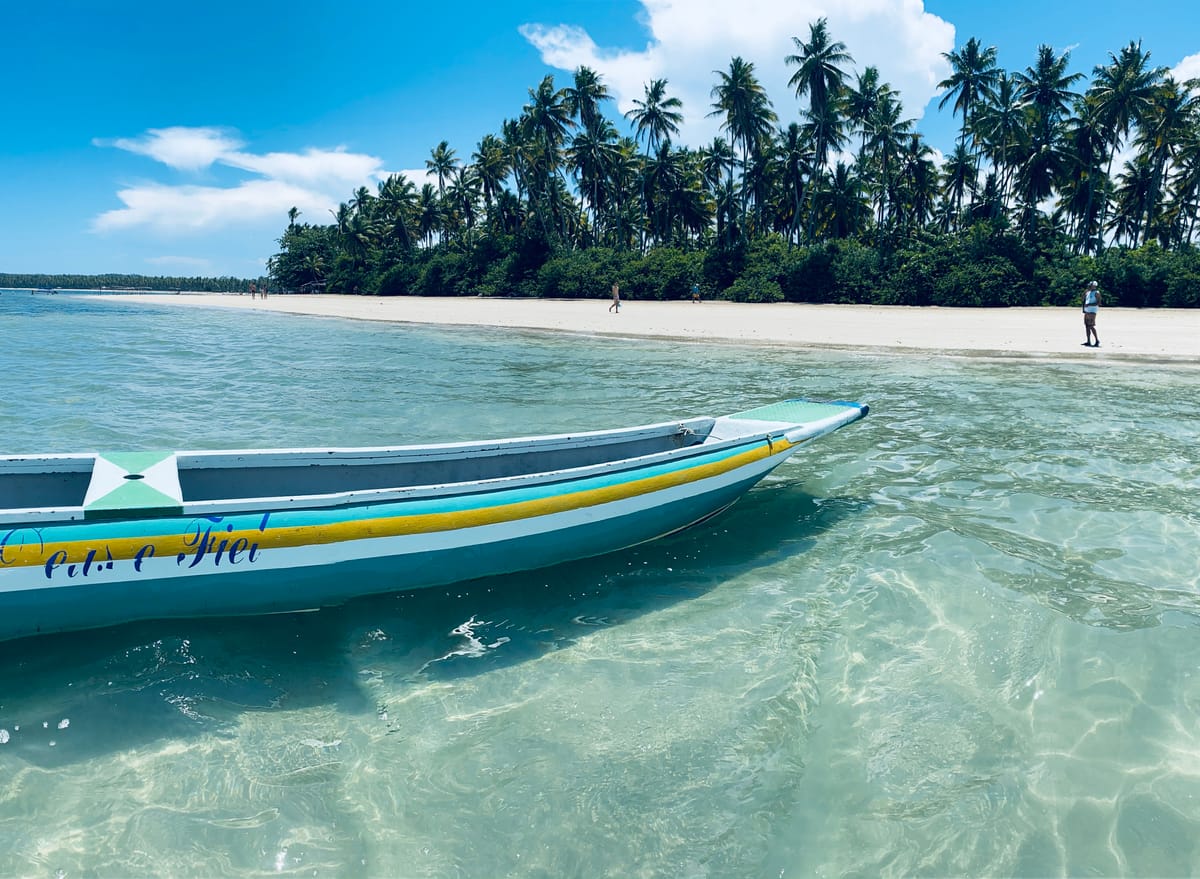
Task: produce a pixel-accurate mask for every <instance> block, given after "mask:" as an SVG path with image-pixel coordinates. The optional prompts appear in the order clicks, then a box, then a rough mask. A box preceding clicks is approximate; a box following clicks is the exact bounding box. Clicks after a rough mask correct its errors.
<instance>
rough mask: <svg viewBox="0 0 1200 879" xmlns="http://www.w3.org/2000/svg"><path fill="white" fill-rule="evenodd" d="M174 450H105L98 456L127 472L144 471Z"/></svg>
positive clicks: (167, 456) (171, 453) (169, 455)
mask: <svg viewBox="0 0 1200 879" xmlns="http://www.w3.org/2000/svg"><path fill="white" fill-rule="evenodd" d="M173 454H175V453H174V452H105V453H104V454H102V455H101V456H100V457H102V458H104V459H105V460H107V461H110V462H112V463H113V464H116V465H117V466H118V467H120V468H121V469H122V470H125V471H127V472H129V473H145V472H146V471H147V470H149V469H150V468H151V467H153V466H154V465H155V464H157V463H159V462H160V461H164V460H166V459H167V458H169V457H171V455H173Z"/></svg>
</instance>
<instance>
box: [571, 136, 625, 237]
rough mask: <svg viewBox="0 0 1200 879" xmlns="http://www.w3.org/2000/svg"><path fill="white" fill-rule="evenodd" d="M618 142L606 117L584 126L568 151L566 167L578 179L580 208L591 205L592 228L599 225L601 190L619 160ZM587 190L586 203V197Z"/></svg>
mask: <svg viewBox="0 0 1200 879" xmlns="http://www.w3.org/2000/svg"><path fill="white" fill-rule="evenodd" d="M617 143H618V139H617V130H616V128H614V127H613V124H612V123H611V122H609V121H608V120H603V121H602V122H601V123H600V124H599V125H597V127H596V128H595V129H585V130H583V131H581V132H580V133H579V134H577V135H575V138H574V140H572V141H571V146H570V147H569V148H568V149H567V152H566V160H567V168H568V169H569V170H570V171H571V172H572V173H573V174H574V175H575V179H576V181H577V182H578V186H579V193H580V208H581V209H583V208H585V207H586V206H587V205H589V204H590V207H591V211H592V227H593V229H596V228H597V227H598V226H599V217H600V214H599V211H600V204H601V197H600V192H601V190H602V189H604V188H605V187H606V185H607V181H608V178H609V175H610V172H611V168H612V166H613V164H614V163H615V161H616V155H615V154H616V150H617ZM585 193H586V194H587V199H586V202H585V201H584V199H583V195H584V194H585Z"/></svg>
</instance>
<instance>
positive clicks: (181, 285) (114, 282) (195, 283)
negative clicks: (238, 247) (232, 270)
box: [0, 272, 250, 293]
mask: <svg viewBox="0 0 1200 879" xmlns="http://www.w3.org/2000/svg"><path fill="white" fill-rule="evenodd" d="M249 283H250V282H249V281H247V280H245V279H243V278H233V277H227V276H226V277H218V278H205V277H191V278H184V277H178V278H175V277H164V276H158V275H124V274H106V275H67V274H58V275H46V274H15V273H11V272H9V273H3V272H0V287H6V288H10V289H13V288H15V289H31V290H146V291H156V292H162V291H176V290H191V291H195V292H201V293H228V292H233V291H242V290H245V289H246V288H247V286H248V284H249Z"/></svg>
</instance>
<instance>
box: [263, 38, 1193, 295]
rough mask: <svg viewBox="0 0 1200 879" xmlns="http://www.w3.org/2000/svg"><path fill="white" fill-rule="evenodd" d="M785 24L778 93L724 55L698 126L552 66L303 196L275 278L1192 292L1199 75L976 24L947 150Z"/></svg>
mask: <svg viewBox="0 0 1200 879" xmlns="http://www.w3.org/2000/svg"><path fill="white" fill-rule="evenodd" d="M792 40H793V43H794V48H795V53H794V54H789V55H787V56H785V57H784V58H783V59H781V60H782V63H783V64H784V65H785V66H786V67H787V69H789V70H791V71H792V75H791V77H790V79H789V87H790V88H791V89H792V90H793V92H794V98H795V102H796V103H795V105H794V106H793V107H792V108H791V109H790V112H789V111H788V110H785V109H783V108H779V109H777V108H776V105H775V104H773V102H772V101H771V99H770V98H769V97H768V95H767V93H766V90H765V89H764V88H763V86H762V84H761V83H760V81H759V79H758V76H757V73H756V71H755V67H754V64H752V63H749V62H747V61H745V60H744V59H742V58H739V57H735V58H733V59H731V61H730V62H729V66H728V68H727V69H724V70H716V71H714V74H715V77H716V79H715V83H714V85H713V87H712V91H711V95H710V97H711V104H710V105H709V106H708V107H706V108H703V110H704V111H705V112H706V113H707V115H709V116H712V117H715V118H716V119H718V120H719V121H720V131H721V132H722V136H719V137H717V138H715V139H714V140H713V141H712V143H710V144H706V145H703V146H700V147H695V148H694V147H690V146H687V145H683V144H678V143H676V138H677V137H678V135H679V131H680V125H681V123H682V122H683V119H684V116H683V112H684V107H683V106H682V103H681V101H680V100H679V99H678V98H676V97H673V96H672V95H671V94H670V87H669V82H668V81H667V80H665V79H656V80H654V81H652V82H649V83H647V84H646V85H645V87H644V94H643V96H642V97H641V98H640V99H638V100H635V101H633V108H632V109H631V110H630V111H629V112H627V113H626V114H625V117H626V119H627V121H628V123H629V126H630V129H631V130H632V136H627V135H622V134H621V133H620V132H619V131H618V128H617V126H616V124H615V123H614V121H613V120H612V119H611V118H610V117H609V116H608V115H606V110H607V109H608V107H609V105H610V102H611V101H612V97H611V95H610V94H609V91H608V88H607V86H606V85H605V83H604V81H603V79H602V77H601V76H599V75H598V74H597V73H596V72H595V71H593V70H591V69H589V68H587V67H580V68H578V69H577V70H576V71H575V72H574V75H573V78H572V81H571V83H570V84H569V85H567V86H564V87H561V88H560V87H558V86H556V84H555V81H554V77H553V76H552V75H547V76H546V77H545V78H543V80H542V81H541V82H540V83H539V84H538V85H537V87H536V88H532V89H530V90H529V100H528V103H526V104H525V105H524V106H523V107H522V108H521V111H520V114H519V115H518V116H517V117H516V118H513V119H506V120H503V121H502V123H501V125H500V128H499V131H498V132H496V133H490V134H487V135H485V136H484V137H483V138H482V139H481V140H480V141H479V143H478V144H477V145H476V147H475V149H474V150H473V151H472V152H471V154H470V156H469V158H462V157H460V156H459V155H458V153H457V151H456V150H455V149H453V148H452V147H451V146H450V144H449V143H448V142H447V141H442V142H440V143H439V144H437V146H435V147H434V148H433V150H432V152H431V154H430V157H429V159H428V160H427V161H426V163H425V164H426V167H427V169H428V172H429V178H430V179H429V180H428V182H424V183H422V184H421V185H420V186H418V185H417V184H416V183H414V182H413V181H412V180H409V179H407V178H406V177H405V176H403V175H392V176H390V177H388V178H387V179H386V180H383V181H380V182H379V183H378V184H377V186H376V187H375V188H374V190H372V189H371V188H369V187H367V186H362V187H360V188H358V189H357V190H356V191H355V192H354V193H353V194H352V195H351V197H350V198H349V199H348V200H347V201H346V202H344V203H342V204H341V205H339V207H338V209H337V210H336V211H335V212H331V213H332V218H331V219H332V222H329V223H309V222H300V221H299V220H300V213H299V211H297V210H296V209H295V208H292V210H291V211H290V212H289V216H288V225H287V227H286V228H285V230H284V231H283V234H282V236H281V238H280V239H279V244H280V252H279V253H277V254H276V255H275V256H274V257H272V259H271V260H270V261H269V264H268V272H269V274H270V276H271V279H272V283H273V285H274V286H275V287H276V288H281V289H287V290H295V291H301V290H328V291H330V292H341V293H359V294H372V295H398V294H418V295H421V294H424V295H476V294H480V295H522V296H599V295H603V294H604V292H605V291H607V289H608V286H609V285H610V284H611V282H612V281H613V280H618V281H620V282H621V283H622V289H623V290H624V291H626V292H627V293H628V294H631V295H633V296H635V297H637V296H645V297H647V298H683V297H686V296H689V295H690V290H691V288H692V285H693V284H698V285H700V286H701V288H702V290H703V291H704V293H705V295H708V296H713V297H721V298H729V299H736V300H748V301H764V300H765V301H777V300H792V301H843V302H881V303H886V302H894V303H911V304H945V305H1003V304H1037V303H1060V302H1063V301H1072V300H1073V299H1074V298H1075V297H1077V295H1078V289H1079V287H1080V286H1082V284H1083V283H1084V282H1085V281H1086V280H1088V279H1096V280H1099V281H1100V282H1101V283H1102V285H1103V286H1104V287H1105V289H1106V291H1108V294H1109V295H1108V297H1107V298H1106V301H1108V302H1112V303H1114V304H1117V303H1119V304H1127V305H1139V306H1141V305H1176V306H1198V305H1200V253H1198V251H1197V246H1196V244H1197V235H1198V234H1200V229H1198V228H1197V219H1198V214H1200V81H1197V80H1189V81H1187V82H1182V83H1181V82H1177V81H1176V80H1175V79H1174V78H1173V77H1172V76H1171V75H1170V73H1169V72H1168V71H1167V70H1166V69H1165V68H1163V67H1157V66H1155V65H1153V64H1152V62H1151V55H1150V52H1149V51H1146V50H1144V49H1143V48H1142V46H1141V44H1140V43H1137V42H1130V43H1129V44H1128V45H1127V46H1125V47H1124V48H1122V49H1121V50H1120V51H1119V52H1116V53H1110V54H1109V56H1108V60H1107V62H1106V63H1105V64H1101V65H1098V66H1096V67H1095V68H1094V70H1093V73H1092V77H1091V80H1090V82H1088V83H1086V84H1085V83H1084V82H1083V80H1084V76H1083V74H1080V73H1071V72H1069V70H1068V68H1069V63H1070V52H1069V51H1064V52H1056V51H1055V50H1053V49H1052V48H1051V47H1049V46H1044V45H1043V46H1041V47H1039V48H1038V50H1037V53H1036V56H1035V58H1034V60H1033V62H1032V63H1031V64H1030V65H1029V66H1027V67H1025V68H1024V69H1023V70H1016V71H1008V70H1004V69H1002V68H1001V67H1000V66H999V64H998V53H997V50H996V48H995V47H990V46H989V47H985V46H984V45H983V44H982V43H981V42H980V41H979V40H978V39H976V38H972V39H970V40H968V41H967V42H966V44H965V45H963V46H962V47H961V49H959V50H956V51H952V52H948V53H945V55H944V57H945V58H946V60H947V62H948V63H949V66H950V71H951V73H950V76H948V77H947V78H946V79H945V80H944V81H942V82H941V83H939V88H940V89H941V90H942V95H941V100H940V103H939V107H945V106H947V105H949V106H950V107H951V110H952V112H953V114H954V116H955V117H958V118H960V125H959V133H958V136H957V139H956V142H955V145H954V148H953V150H951V152H950V153H949V154H948V155H946V156H944V157H943V158H942V159H941V161H938V159H937V154H936V153H935V151H934V150H933V149H932V148H931V147H930V146H929V144H928V143H927V142H926V140H925V138H924V136H923V135H922V134H921V133H920V132H919V131H918V130H917V129H916V124H915V121H914V120H913V119H911V118H907V117H906V115H905V113H904V108H903V104H902V101H901V96H900V94H899V92H898V91H897V90H896V89H894V88H893V87H892V86H890V85H889V84H888V83H886V82H884V81H883V80H882V79H881V78H880V74H879V71H878V70H877V69H876V68H875V67H870V66H868V67H866V68H864V69H863V70H862V71H861V72H853V71H852V68H851V65H853V58H852V56H851V55H850V53H849V51H848V50H847V47H846V46H845V45H844V44H843V43H841V42H839V41H837V40H835V39H834V38H833V36H832V34H831V33H830V31H829V27H828V24H827V22H826V20H825V19H820V20H818V21H816V22H814V23H812V24H810V25H809V32H808V35H807V39H801V38H799V37H793V38H792ZM781 113H783V114H784V115H785V116H791V117H793V121H787V122H786V124H785V122H784V121H783V120H781V118H780V114H781ZM1119 159H1120V161H1118V160H1119Z"/></svg>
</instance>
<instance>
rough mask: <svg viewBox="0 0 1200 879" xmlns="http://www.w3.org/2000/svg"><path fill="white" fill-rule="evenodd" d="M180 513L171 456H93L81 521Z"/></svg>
mask: <svg viewBox="0 0 1200 879" xmlns="http://www.w3.org/2000/svg"><path fill="white" fill-rule="evenodd" d="M182 512H183V490H182V489H181V488H180V486H179V468H178V466H177V462H176V458H175V453H174V452H104V453H101V454H99V455H97V456H96V464H95V466H94V467H93V468H92V481H91V483H90V484H89V485H88V490H87V495H86V496H85V497H84V500H83V514H84V518H85V519H106V518H107V519H111V518H116V517H118V516H119V517H121V518H126V517H129V516H139V515H142V516H171V515H178V514H180V513H182Z"/></svg>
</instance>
